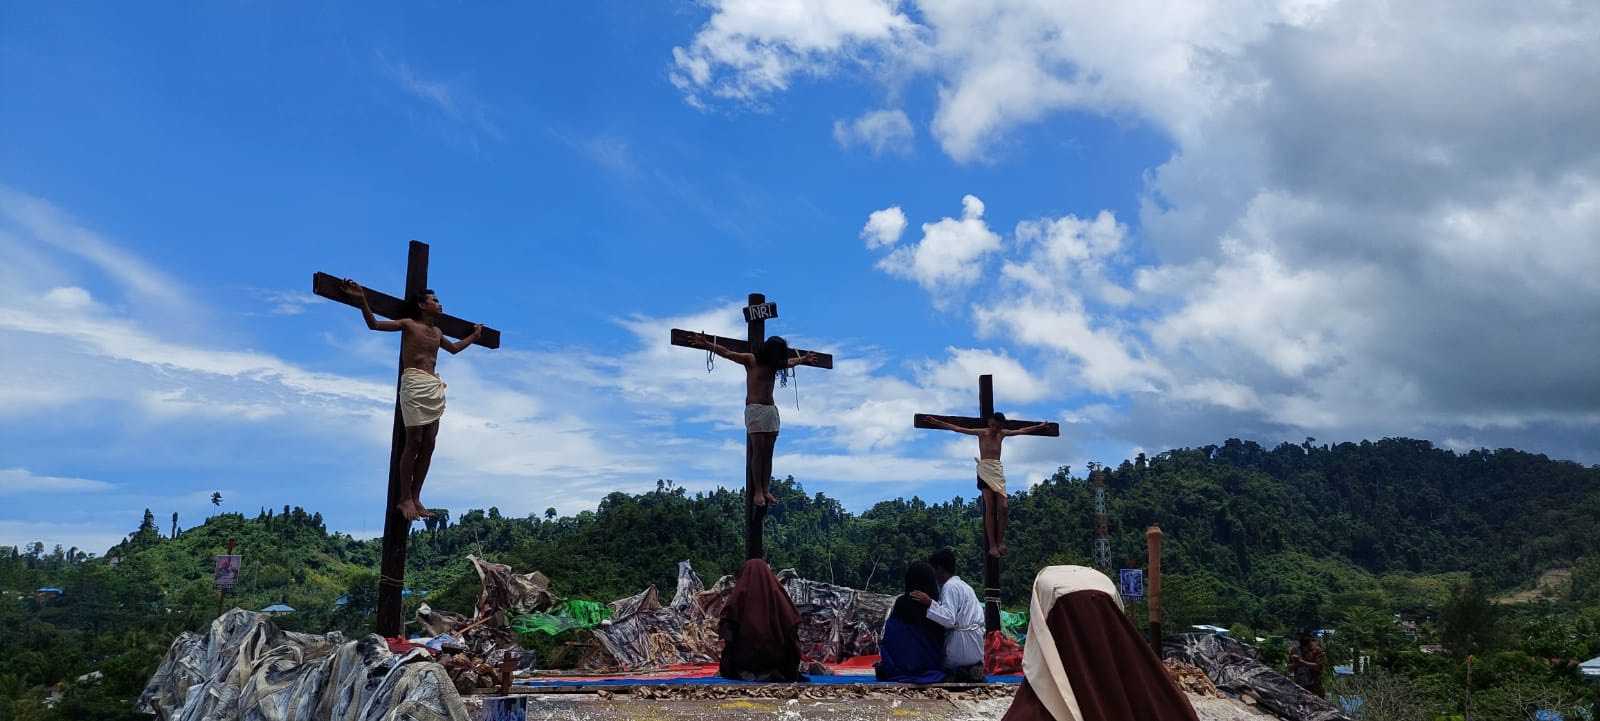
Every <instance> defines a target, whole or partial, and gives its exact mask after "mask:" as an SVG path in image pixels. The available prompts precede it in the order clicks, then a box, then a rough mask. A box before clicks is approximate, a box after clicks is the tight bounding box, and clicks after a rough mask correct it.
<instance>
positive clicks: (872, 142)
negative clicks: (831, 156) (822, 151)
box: [833, 109, 916, 155]
mask: <svg viewBox="0 0 1600 721" xmlns="http://www.w3.org/2000/svg"><path fill="white" fill-rule="evenodd" d="M915 135H916V131H915V130H913V129H912V128H911V119H910V118H908V117H906V114H905V111H903V110H899V109H894V110H874V111H871V112H868V113H866V114H864V115H862V116H861V117H859V118H856V119H855V120H851V121H848V122H847V121H844V120H835V121H833V139H834V141H835V142H837V143H839V147H841V148H846V149H848V148H851V147H854V146H857V145H859V146H863V147H865V148H867V149H868V150H871V151H872V154H873V155H883V154H885V153H897V154H901V155H904V154H908V153H910V152H911V141H912V138H913V137H914V136H915Z"/></svg>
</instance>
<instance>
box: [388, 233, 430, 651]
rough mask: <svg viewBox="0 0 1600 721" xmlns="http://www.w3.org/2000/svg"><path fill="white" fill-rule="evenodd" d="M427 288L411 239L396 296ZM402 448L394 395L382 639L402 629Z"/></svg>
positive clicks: (424, 263)
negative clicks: (402, 285)
mask: <svg viewBox="0 0 1600 721" xmlns="http://www.w3.org/2000/svg"><path fill="white" fill-rule="evenodd" d="M427 287H428V245H427V244H426V243H419V242H417V241H415V240H413V241H411V245H410V247H409V248H408V252H407V253H406V290H405V294H404V295H402V296H400V297H401V298H402V299H404V300H411V299H413V298H416V297H417V295H419V294H420V293H422V291H423V290H425V289H427ZM405 370H406V359H405V355H404V350H402V351H401V355H400V360H399V362H398V367H397V368H396V370H395V380H394V382H395V388H397V389H398V388H399V387H400V376H401V375H402V374H404V373H405ZM405 447H406V426H405V421H404V420H403V419H402V418H401V416H400V401H399V396H398V393H397V394H396V398H395V404H394V429H393V431H391V433H390V440H389V492H388V495H387V496H386V497H385V501H384V509H385V512H384V514H383V558H382V560H381V561H379V564H378V629H377V630H378V635H380V636H383V637H385V638H388V637H391V636H400V635H402V634H403V632H404V630H405V620H404V619H402V618H401V605H400V602H401V592H402V591H403V590H404V589H405V578H406V545H407V541H409V540H410V538H409V537H410V535H411V521H409V520H407V519H406V517H405V515H404V514H402V513H401V512H400V510H399V509H398V508H397V506H399V505H400V502H401V501H403V500H405V495H406V493H407V488H406V484H407V481H408V480H410V479H409V478H407V474H405V473H403V472H402V471H401V469H400V454H401V452H402V451H404V450H405Z"/></svg>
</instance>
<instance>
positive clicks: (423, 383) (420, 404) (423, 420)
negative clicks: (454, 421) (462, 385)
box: [400, 368, 445, 428]
mask: <svg viewBox="0 0 1600 721" xmlns="http://www.w3.org/2000/svg"><path fill="white" fill-rule="evenodd" d="M444 388H445V383H444V381H442V380H439V376H436V375H434V374H432V373H429V372H427V371H425V370H422V369H420V368H407V369H405V371H404V372H403V373H401V374H400V419H401V421H402V422H404V423H405V425H406V427H407V428H410V427H413V426H425V425H428V424H429V423H432V422H434V421H437V420H439V416H442V415H444Z"/></svg>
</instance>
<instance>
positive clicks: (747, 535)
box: [672, 293, 833, 559]
mask: <svg viewBox="0 0 1600 721" xmlns="http://www.w3.org/2000/svg"><path fill="white" fill-rule="evenodd" d="M749 300H750V305H749V306H748V307H746V308H745V309H744V320H745V338H746V339H745V340H739V339H737V338H723V337H722V336H711V339H712V340H714V341H716V343H717V345H720V346H722V347H723V348H726V349H728V350H730V351H733V352H735V353H754V352H756V350H757V349H759V348H760V347H761V344H762V343H764V342H766V340H767V321H768V320H769V319H772V318H777V317H778V304H777V303H768V302H767V297H766V296H765V295H762V294H760V293H751V294H750V298H749ZM699 337H700V333H697V332H695V331H688V330H679V329H677V328H673V329H672V344H673V345H676V346H683V347H685V348H694V347H696V346H695V339H697V338H699ZM807 353H811V354H813V356H814V357H815V360H809V361H806V362H805V363H802V364H801V365H808V366H812V367H814V368H826V369H829V370H832V369H833V356H831V355H829V354H827V353H817V352H815V351H808V350H804V349H800V348H790V349H789V354H790V357H800V356H804V355H806V354H807ZM744 475H745V479H744V481H745V483H744V487H745V489H746V491H748V490H749V489H752V488H755V484H754V483H752V482H751V481H752V479H751V478H750V475H751V470H750V458H749V454H748V453H747V454H745V464H744ZM766 517H767V507H766V506H757V505H755V499H753V498H751V497H750V493H748V492H746V493H745V494H744V557H745V558H747V559H748V558H765V557H766V549H765V547H764V546H763V544H762V540H761V525H762V524H761V522H762V521H764V520H766Z"/></svg>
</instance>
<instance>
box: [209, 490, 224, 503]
mask: <svg viewBox="0 0 1600 721" xmlns="http://www.w3.org/2000/svg"><path fill="white" fill-rule="evenodd" d="M211 505H213V506H221V505H222V492H221V491H212V492H211Z"/></svg>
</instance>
